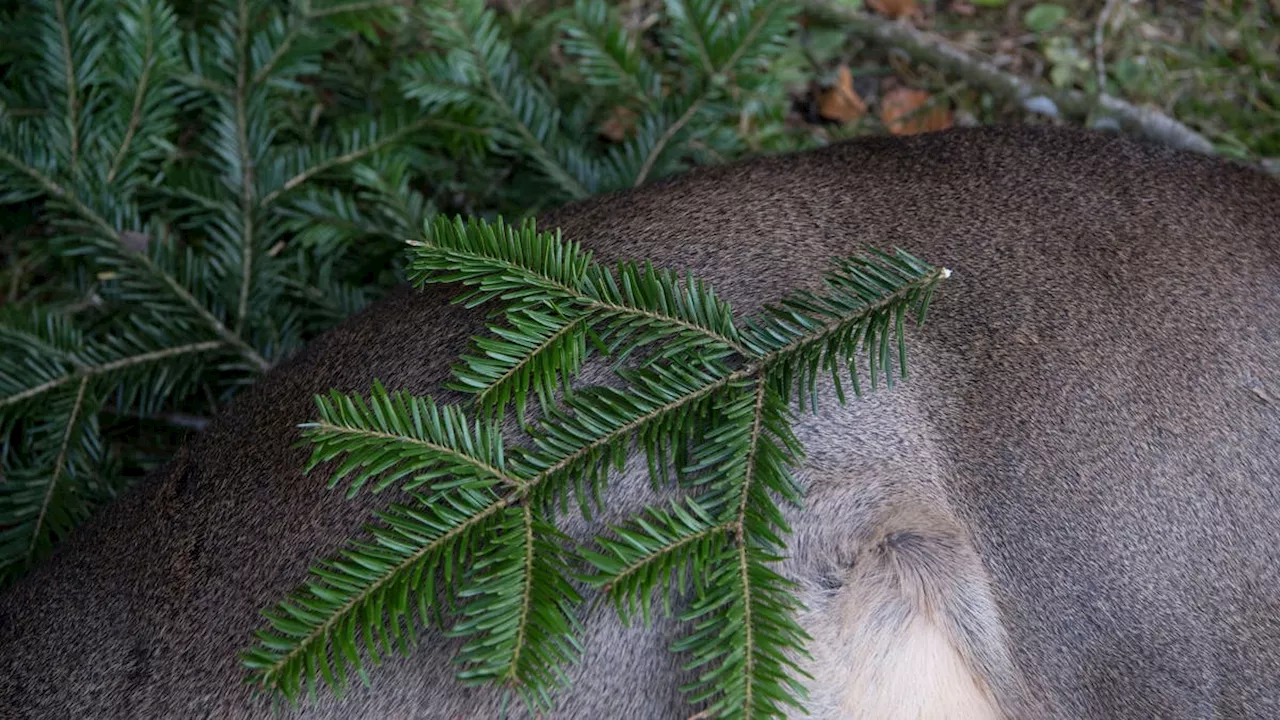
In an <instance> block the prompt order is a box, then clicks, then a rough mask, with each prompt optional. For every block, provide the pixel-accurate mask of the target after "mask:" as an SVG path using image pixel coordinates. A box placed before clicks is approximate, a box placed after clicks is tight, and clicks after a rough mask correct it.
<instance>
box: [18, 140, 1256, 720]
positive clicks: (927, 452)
mask: <svg viewBox="0 0 1280 720" xmlns="http://www.w3.org/2000/svg"><path fill="white" fill-rule="evenodd" d="M538 226H539V227H540V228H543V229H547V228H560V229H561V230H562V231H563V233H564V235H565V237H567V238H572V239H574V240H578V241H580V242H581V243H582V244H583V245H584V246H585V247H587V248H590V249H591V250H593V251H594V252H595V253H596V254H597V257H598V258H600V259H602V260H607V261H614V260H618V259H636V260H652V261H653V262H654V263H656V264H658V265H661V266H666V267H672V268H678V269H691V270H692V271H694V272H695V273H696V274H698V275H699V276H700V277H702V278H704V279H706V280H707V281H708V282H709V283H710V284H711V285H712V286H714V287H715V288H716V289H717V292H719V293H720V294H721V295H722V296H723V297H725V298H727V299H728V300H730V301H731V302H732V303H733V304H734V307H735V309H737V310H738V311H741V312H754V311H756V310H758V309H759V308H761V307H763V306H764V305H765V304H766V303H769V302H772V301H774V300H776V299H777V298H778V297H781V296H782V295H784V294H786V293H788V292H790V291H791V290H793V289H796V288H806V287H812V286H813V283H815V281H817V280H818V279H819V278H820V275H821V271H822V269H823V267H824V266H825V265H826V264H827V263H828V262H829V260H830V258H832V257H833V256H840V255H848V254H851V253H853V252H856V251H857V250H859V249H860V248H862V247H866V246H875V247H900V248H902V249H904V250H906V251H908V252H910V253H912V254H913V255H914V256H916V257H919V258H922V259H924V260H926V261H928V262H931V263H937V264H939V265H945V266H946V267H947V268H948V269H950V270H951V272H952V275H951V277H950V279H948V280H947V281H946V282H945V283H944V284H943V285H942V286H941V287H940V289H939V291H938V293H937V296H936V297H935V299H934V301H933V305H932V308H931V312H930V319H929V321H928V324H927V325H925V326H923V327H922V328H920V329H919V330H914V331H912V333H911V342H912V343H913V350H912V353H913V354H912V364H911V373H910V377H909V379H908V380H906V381H905V382H903V383H900V384H898V385H897V386H896V387H894V388H893V389H892V390H891V391H878V392H874V393H870V394H869V395H867V396H866V397H865V398H864V399H862V400H859V401H851V402H849V403H848V404H846V405H839V404H837V403H834V402H830V401H829V398H828V397H827V396H829V395H830V389H829V388H828V389H826V390H823V391H822V392H823V394H824V395H823V402H824V403H825V405H824V406H823V408H824V409H823V411H822V412H820V413H817V414H814V415H805V416H804V417H803V419H802V420H801V421H799V423H798V425H797V427H796V432H797V434H798V436H799V437H800V438H801V440H802V441H803V442H804V443H805V445H806V448H807V452H808V455H807V458H806V460H805V462H804V466H803V467H802V468H800V469H799V471H798V475H799V477H800V479H801V480H802V481H803V483H804V485H805V487H806V498H805V502H804V508H803V510H802V511H800V510H794V511H789V512H795V513H796V514H795V515H794V516H793V517H789V520H790V521H791V522H792V524H793V528H794V535H793V536H792V538H791V540H790V544H789V550H790V555H789V556H788V557H787V558H786V559H785V560H784V562H783V565H784V567H785V570H786V573H787V575H788V577H790V578H793V579H794V581H795V582H796V583H797V587H798V588H799V589H798V593H799V597H800V599H801V600H802V601H803V604H804V610H803V612H802V613H801V615H800V622H801V625H802V626H803V627H804V628H805V630H806V632H807V633H808V634H809V635H810V636H811V638H812V639H811V641H810V643H809V647H808V650H809V655H810V658H809V659H808V660H806V661H805V662H806V664H805V669H806V671H807V672H808V673H809V675H810V676H811V679H810V680H808V681H806V682H807V686H808V698H809V699H808V703H807V710H808V713H809V715H810V716H811V717H816V718H853V719H860V720H871V719H876V720H895V719H899V718H901V719H906V718H911V719H913V720H914V719H920V718H925V719H939V720H941V719H943V718H947V719H955V720H996V719H1008V720H1014V719H1026V720H1041V719H1044V720H1050V719H1058V720H1068V719H1070V720H1080V719H1097V720H1103V719H1106V720H1114V719H1117V718H1135V719H1137V718H1142V719H1144V720H1145V719H1149V718H1157V717H1159V718H1209V717H1213V718H1264V717H1278V716H1280V561H1278V560H1277V556H1276V552H1277V550H1276V549H1277V548H1280V182H1277V180H1276V179H1274V178H1272V177H1270V176H1268V175H1266V174H1264V173H1262V172H1259V171H1256V170H1254V169H1252V168H1250V167H1247V166H1244V165H1242V164H1236V163H1233V162H1229V161H1226V160H1222V159H1218V158H1214V157H1210V156H1206V155H1200V154H1193V153H1190V152H1186V151H1181V150H1175V149H1170V148H1168V147H1163V146H1159V145H1155V144H1151V143H1148V142H1144V141H1141V140H1137V139H1133V138H1129V137H1124V136H1121V135H1119V134H1113V133H1102V132H1097V131H1088V130H1079V129H1066V128H1054V127H1045V126H1010V127H989V128H966V129H958V128H957V129H951V130H946V131H942V132H936V133H928V134H922V135H913V136H904V137H866V138H859V139H853V140H848V141H842V142H839V143H834V144H831V145H828V146H826V147H823V148H820V149H815V150H808V151H802V152H794V153H790V154H779V155H772V156H760V157H754V158H750V159H746V160H741V161H737V162H733V163H729V164H723V165H719V166H708V167H701V168H696V169H693V170H691V171H688V172H687V173H684V174H682V175H679V176H676V177H673V178H666V179H660V180H657V181H653V182H651V183H649V184H646V185H643V186H641V187H639V188H635V189H631V190H628V191H623V192H618V193H613V194H610V195H604V196H600V197H596V198H592V199H589V200H586V201H580V202H576V203H573V204H570V205H567V206H564V207H561V208H558V209H555V210H552V211H550V212H547V213H544V214H543V215H541V216H540V217H538ZM450 297H451V295H450V291H449V288H447V287H444V288H442V287H438V286H431V287H428V288H426V289H424V290H416V289H412V288H408V287H404V288H401V289H398V290H396V291H394V292H392V293H390V294H389V295H388V296H386V297H385V298H383V299H382V300H380V301H378V302H377V303H375V304H373V305H372V306H371V307H369V308H367V309H366V310H364V311H362V312H360V313H359V314H357V315H356V316H354V317H351V318H349V319H348V320H346V321H345V322H343V323H342V324H340V325H339V326H338V327H336V328H335V329H333V330H331V331H330V332H328V333H327V334H325V335H323V336H321V337H319V338H318V339H316V340H315V341H313V342H312V343H311V344H309V345H308V346H307V347H306V348H305V350H303V351H301V352H300V353H299V354H298V355H297V356H295V357H293V358H291V359H288V360H287V361H284V362H282V363H281V364H279V365H278V366H277V367H276V368H275V369H273V370H272V371H271V372H270V373H268V374H267V375H266V376H265V377H264V378H263V379H262V380H261V381H260V382H258V383H257V384H256V385H255V386H253V387H252V388H251V389H249V390H247V391H245V392H243V393H242V394H241V395H240V396H238V397H237V398H235V399H234V400H233V401H231V402H230V403H229V404H228V405H226V406H225V408H223V409H222V410H221V411H220V413H219V415H218V416H217V417H216V418H215V419H214V420H213V421H212V423H211V424H210V425H209V426H208V427H207V429H206V430H204V431H203V432H201V433H200V434H199V435H197V436H196V437H194V438H193V439H192V440H190V441H189V442H188V443H187V444H186V445H185V446H184V447H183V448H182V449H181V450H180V452H179V453H178V454H177V456H176V457H174V458H173V459H172V460H171V461H170V462H168V463H167V464H166V465H165V466H164V467H163V468H161V469H160V470H158V471H156V472H155V473H154V474H152V475H151V476H150V477H148V478H147V479H146V480H145V481H144V482H143V483H142V484H141V485H140V486H139V487H138V488H137V489H136V490H135V491H133V492H131V493H129V494H128V495H126V496H124V497H122V498H120V499H118V500H117V501H115V502H114V503H113V504H112V505H111V506H109V507H108V508H107V509H105V510H104V511H102V512H101V513H99V514H98V515H97V516H96V517H95V518H94V519H93V520H92V521H90V522H89V523H88V524H87V525H85V526H83V527H82V528H80V529H79V530H78V531H77V532H76V533H75V534H74V535H73V536H72V537H71V538H70V539H69V540H67V541H66V542H65V543H64V544H63V545H62V547H61V548H60V549H59V550H58V552H57V553H56V554H55V556H54V557H53V559H52V560H50V561H49V562H47V563H45V564H43V565H42V566H40V567H38V568H37V569H36V570H34V571H33V572H31V573H30V574H29V575H28V576H27V577H25V578H24V579H23V580H22V581H21V582H19V583H18V584H17V585H16V586H15V587H13V588H12V589H10V590H8V591H7V592H5V593H4V594H3V595H0V716H4V717H12V718H71V717H74V718H95V719H97V720H115V719H119V718H170V717H172V718H198V717H209V718H225V719H228V720H239V719H248V718H268V717H288V718H306V719H309V720H314V719H328V718H344V719H349V718H423V719H432V720H446V719H450V720H451V719H453V718H481V717H497V716H498V714H499V712H500V710H501V707H500V703H501V694H500V693H499V692H498V691H497V690H496V689H493V688H488V687H467V686H463V685H460V684H459V683H458V682H457V680H456V679H455V677H454V672H455V668H454V667H453V666H451V664H450V662H449V658H450V657H451V656H452V654H453V653H454V651H455V650H456V646H455V644H454V641H452V640H450V639H449V638H447V637H445V636H443V635H441V634H439V633H435V634H432V633H430V632H428V633H426V634H425V635H424V636H423V638H422V639H421V640H420V642H419V644H418V646H417V647H416V648H415V649H414V651H413V652H411V653H410V654H409V655H408V656H407V657H401V656H399V655H393V656H390V657H387V658H384V660H383V663H382V665H381V666H379V667H377V668H374V669H373V671H372V672H371V673H370V675H371V679H370V683H369V685H368V687H365V686H363V685H360V684H356V685H354V686H352V687H350V688H348V690H347V692H346V693H345V694H344V695H343V696H342V697H341V698H338V697H336V696H334V695H333V694H332V693H327V692H323V691H322V692H320V693H318V694H317V695H316V697H315V698H314V699H311V700H303V701H301V702H300V703H299V704H297V705H296V706H289V707H284V708H275V709H273V708H272V707H271V705H270V704H267V703H265V702H264V701H263V700H262V699H261V698H258V697H255V696H254V693H253V692H252V688H250V687H248V686H247V685H246V684H245V683H244V682H243V675H244V672H243V668H242V667H241V665H240V661H239V659H238V653H239V651H241V650H242V649H243V648H244V647H245V645H246V644H247V642H248V640H249V637H250V633H251V631H252V630H254V629H255V628H256V627H258V626H259V625H260V623H261V617H260V615H259V610H260V609H261V608H263V607H265V606H267V605H268V604H270V603H272V602H274V601H276V600H277V599H279V598H281V597H283V596H284V595H285V594H286V593H287V592H288V591H289V590H290V589H292V588H293V587H295V586H296V585H297V584H299V583H300V582H302V581H303V580H305V577H306V573H307V568H308V567H309V564H310V563H311V562H312V561H313V560H314V559H315V558H317V557H319V556H321V555H323V554H324V553H327V552H329V551H331V550H333V549H334V548H336V547H337V546H338V544H339V542H340V540H341V539H342V538H345V537H348V536H350V535H352V534H353V533H356V532H357V531H358V529H359V528H360V526H361V524H362V523H364V522H365V521H367V519H368V513H369V511H370V510H371V509H373V508H376V507H378V506H379V504H380V503H384V502H386V500H387V499H386V498H383V497H381V496H373V495H362V496H360V497H358V498H356V499H355V500H351V501H348V500H346V499H344V498H343V497H342V494H341V493H340V492H336V491H331V490H327V489H326V488H325V487H324V483H323V482H321V481H319V480H317V479H316V478H314V477H309V476H307V475H305V474H304V473H303V467H304V464H305V461H306V458H307V450H306V449H305V448H303V447H301V446H299V444H298V438H299V429H298V426H299V424H301V423H305V422H307V421H308V420H309V419H310V417H311V413H312V410H313V405H312V398H313V396H314V395H315V394H318V393H324V392H327V391H328V390H329V389H331V388H336V389H338V390H339V391H342V392H362V391H365V390H367V389H368V388H369V386H370V384H371V383H372V382H373V381H374V380H379V381H381V382H382V383H384V384H385V385H386V386H387V387H389V388H404V389H407V390H409V391H411V392H414V393H418V394H436V395H437V396H439V397H447V393H444V392H443V391H442V390H441V386H442V384H443V383H444V382H445V381H446V380H447V378H448V373H449V363H450V362H451V361H452V360H453V359H455V358H456V357H457V355H458V353H459V352H461V351H462V350H463V349H464V346H465V344H466V342H467V340H468V338H469V337H471V336H472V335H474V334H475V333H476V332H478V330H479V329H480V328H481V323H482V321H483V312H482V311H481V310H479V309H467V308H465V307H462V306H460V305H457V304H450V303H449V299H450ZM642 475H643V473H642V472H640V471H639V470H635V471H633V470H628V472H627V473H626V474H624V475H623V476H622V477H620V478H618V479H616V480H614V481H613V482H612V487H613V488H614V492H615V493H616V494H617V498H618V499H617V500H611V503H616V504H617V505H618V506H620V507H623V508H625V507H626V506H627V505H628V503H631V504H635V503H642V502H644V501H645V500H646V498H647V495H648V493H650V492H651V491H650V490H649V487H648V482H647V479H645V478H644V477H642ZM575 523H578V525H582V524H583V523H584V521H582V520H581V519H580V518H579V519H575V518H574V517H568V518H566V519H565V525H566V529H565V532H567V533H569V534H570V535H574V534H575V533H580V532H583V530H582V528H580V527H579V526H578V525H575ZM583 624H584V646H585V650H584V655H583V658H582V660H581V662H580V663H578V664H577V665H575V666H574V667H573V668H572V670H571V676H572V678H571V679H572V683H571V685H570V686H569V687H568V688H567V689H566V690H565V691H564V692H562V693H561V694H560V695H559V696H558V698H557V701H556V706H555V712H554V713H553V714H552V715H550V717H556V718H569V719H573V720H576V719H584V718H600V717H617V718H637V719H639V718H652V719H655V720H659V719H666V718H676V719H680V718H689V717H691V716H698V715H696V713H695V710H696V709H695V708H692V707H691V706H690V705H689V703H688V699H687V697H686V696H684V695H683V694H682V693H681V692H680V690H679V688H680V686H681V685H682V684H683V683H684V682H685V681H687V680H688V678H689V675H690V672H695V671H689V670H686V669H684V668H683V663H682V660H681V658H680V657H679V656H678V655H675V654H673V653H671V652H669V651H668V646H669V644H670V642H671V641H672V639H673V638H674V637H676V635H675V633H676V632H677V629H676V628H675V625H674V621H672V620H666V619H661V618H659V619H656V620H655V621H654V624H653V627H652V628H649V629H645V628H643V627H639V626H631V627H624V626H623V625H621V624H620V623H619V622H618V620H617V617H616V616H615V615H614V614H613V612H612V610H611V609H610V608H608V607H600V608H598V609H597V610H594V611H592V612H591V613H588V614H586V615H585V616H584V618H583ZM511 710H512V712H514V713H516V714H517V715H518V714H519V713H520V712H522V710H521V709H520V708H519V707H513V708H511ZM797 716H799V713H797Z"/></svg>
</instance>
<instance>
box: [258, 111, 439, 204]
mask: <svg viewBox="0 0 1280 720" xmlns="http://www.w3.org/2000/svg"><path fill="white" fill-rule="evenodd" d="M437 122H438V121H437V120H436V119H435V118H431V117H424V118H421V119H419V120H417V121H415V122H412V123H409V124H408V125H405V126H404V127H401V128H400V129H398V130H396V131H394V132H392V133H390V134H387V135H385V136H383V137H381V138H378V139H377V140H373V141H372V142H369V143H368V144H365V145H363V146H361V147H357V148H354V149H352V150H349V151H347V152H344V153H342V154H340V155H336V156H334V157H330V158H327V159H325V160H322V161H320V162H317V163H316V164H314V165H311V166H309V167H307V168H304V169H303V170H301V171H299V172H297V173H296V174H294V175H293V176H292V177H290V178H289V179H288V180H286V181H285V183H284V184H283V185H281V186H280V187H279V188H277V189H275V190H272V191H271V192H270V193H267V194H266V195H265V196H263V198H262V202H261V206H262V207H267V206H269V205H271V204H272V203H274V202H275V201H276V200H278V199H279V198H280V197H281V196H282V195H284V194H285V193H288V192H289V191H291V190H294V189H297V188H298V187H300V186H302V185H303V184H305V183H307V182H308V181H310V180H311V179H313V178H315V177H316V176H317V175H320V174H322V173H325V172H328V171H330V170H333V169H334V168H337V167H341V166H343V165H350V164H352V163H356V162H359V161H360V160H363V159H365V158H366V157H368V156H370V155H373V154H374V153H377V152H379V151H380V150H383V149H385V148H387V147H390V146H391V145H394V144H396V143H398V142H400V141H402V140H404V139H405V138H407V137H410V136H411V135H413V134H414V133H416V132H418V131H420V130H422V129H424V128H427V127H431V126H432V125H434V124H436V123H437Z"/></svg>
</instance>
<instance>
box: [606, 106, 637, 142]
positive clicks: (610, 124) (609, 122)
mask: <svg viewBox="0 0 1280 720" xmlns="http://www.w3.org/2000/svg"><path fill="white" fill-rule="evenodd" d="M635 128H636V114H635V112H634V111H632V110H631V109H630V108H625V107H622V106H621V105H619V106H618V107H616V108H614V109H613V112H611V113H609V117H608V118H606V119H605V121H604V122H602V123H600V134H601V135H603V136H605V137H606V138H608V139H609V140H610V141H611V142H622V141H623V140H625V139H627V136H628V135H630V134H631V131H632V130H635Z"/></svg>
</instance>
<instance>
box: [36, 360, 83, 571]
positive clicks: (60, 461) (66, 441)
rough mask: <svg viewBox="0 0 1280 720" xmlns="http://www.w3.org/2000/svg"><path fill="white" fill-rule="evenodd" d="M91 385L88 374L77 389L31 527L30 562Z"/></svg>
mask: <svg viewBox="0 0 1280 720" xmlns="http://www.w3.org/2000/svg"><path fill="white" fill-rule="evenodd" d="M88 387H89V376H88V375H86V376H84V377H82V378H81V380H80V387H79V388H78V389H77V390H76V399H75V404H74V405H73V406H72V408H71V414H70V415H69V416H68V418H67V420H66V423H67V430H66V432H65V433H63V435H62V445H61V446H59V447H58V458H57V460H55V461H54V463H53V473H52V475H50V476H49V480H48V482H47V488H46V490H45V493H44V498H43V499H42V500H41V501H40V511H39V512H38V513H37V514H36V519H35V522H34V523H33V524H32V529H31V542H30V544H28V545H27V552H26V556H25V557H26V560H27V561H28V562H29V561H30V560H31V558H32V557H33V556H34V555H35V552H36V543H37V541H38V540H39V539H40V537H41V536H42V534H43V533H42V532H41V531H42V530H43V529H44V521H45V516H46V515H47V514H48V512H49V501H50V500H51V499H52V498H53V495H54V490H55V489H56V488H57V487H58V479H59V478H60V477H61V476H62V471H63V468H64V467H65V465H66V462H67V452H68V451H69V449H70V446H71V434H72V433H73V432H74V431H75V429H76V428H77V427H78V426H79V422H80V416H81V413H82V412H83V410H84V394H85V390H87V389H88Z"/></svg>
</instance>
